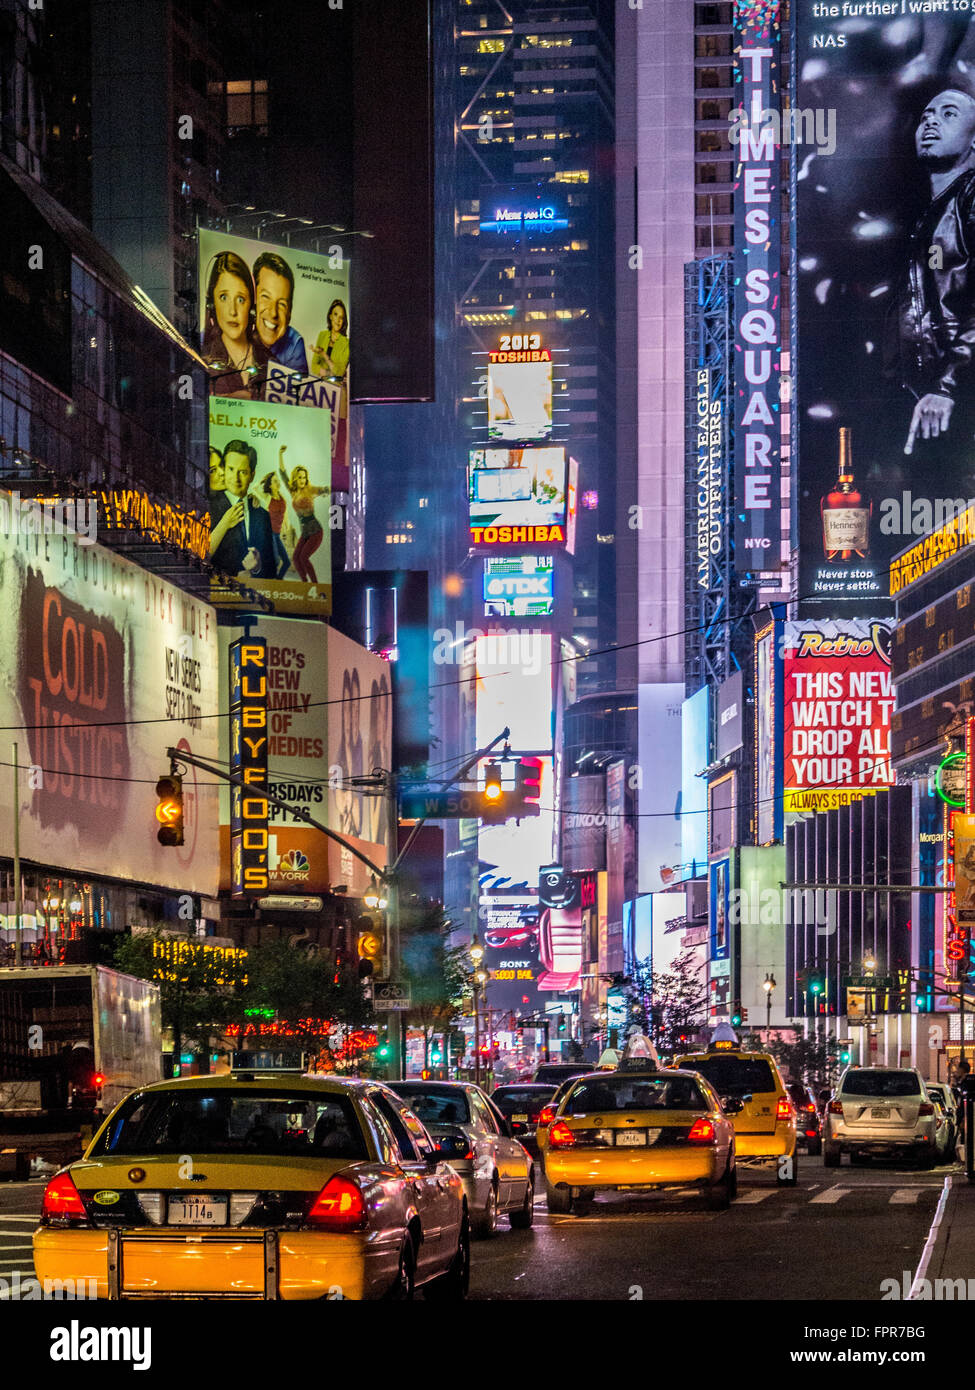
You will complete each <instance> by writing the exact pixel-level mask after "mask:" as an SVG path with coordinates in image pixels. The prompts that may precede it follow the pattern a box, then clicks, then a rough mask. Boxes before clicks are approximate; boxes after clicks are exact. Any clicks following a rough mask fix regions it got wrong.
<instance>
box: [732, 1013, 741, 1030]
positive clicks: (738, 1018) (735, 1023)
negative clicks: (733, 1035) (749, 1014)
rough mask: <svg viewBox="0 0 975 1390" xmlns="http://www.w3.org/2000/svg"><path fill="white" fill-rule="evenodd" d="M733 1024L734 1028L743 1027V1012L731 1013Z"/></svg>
mask: <svg viewBox="0 0 975 1390" xmlns="http://www.w3.org/2000/svg"><path fill="white" fill-rule="evenodd" d="M731 1026H732V1028H740V1027H741V1014H740V1013H733V1014H732V1015H731Z"/></svg>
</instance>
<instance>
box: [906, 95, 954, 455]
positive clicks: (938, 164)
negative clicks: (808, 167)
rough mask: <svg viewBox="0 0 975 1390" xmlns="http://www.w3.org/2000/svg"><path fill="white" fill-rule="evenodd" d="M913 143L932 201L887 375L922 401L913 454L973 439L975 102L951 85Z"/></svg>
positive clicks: (910, 269)
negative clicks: (921, 444)
mask: <svg viewBox="0 0 975 1390" xmlns="http://www.w3.org/2000/svg"><path fill="white" fill-rule="evenodd" d="M914 145H915V150H916V152H917V157H918V159H919V160H920V162H921V166H922V168H923V170H924V172H925V173H926V175H927V178H928V182H929V189H930V200H931V201H930V204H929V206H928V207H927V208H926V210H925V211H924V212H923V213H922V215H921V217H920V218H919V219H918V221H917V223H916V225H915V228H914V232H913V235H912V237H911V241H910V247H909V253H908V255H909V259H908V264H907V267H906V270H905V273H904V275H903V277H902V280H901V282H900V284H899V286H898V288H897V291H896V294H895V297H894V300H893V303H892V306H891V319H890V323H889V329H888V333H889V339H888V369H889V370H890V372H891V374H892V375H893V377H894V379H895V380H896V381H897V383H898V385H900V386H902V387H903V388H904V389H905V390H907V391H908V392H909V393H910V395H911V396H912V397H913V399H914V402H915V404H914V407H913V411H912V414H911V420H910V425H909V427H908V429H907V437H906V441H905V444H904V452H905V454H910V453H912V452H913V450H914V447H915V442H916V441H917V440H918V438H920V439H923V440H936V439H941V438H943V437H944V436H946V435H948V433H949V430H950V434H951V444H952V445H955V444H957V445H962V446H964V445H965V444H969V445H970V444H971V442H972V432H973V425H975V412H973V401H972V385H973V372H972V366H973V360H972V359H973V349H975V269H973V266H972V262H971V255H972V251H971V248H972V247H973V246H975V96H973V95H972V94H971V93H969V92H968V91H967V90H965V88H964V87H962V86H960V85H954V84H952V85H951V86H947V87H943V88H942V89H941V90H940V91H939V92H938V93H937V94H936V95H935V96H933V97H932V99H931V100H930V101H929V102H928V104H927V106H925V108H924V111H923V112H922V114H921V119H920V121H919V123H918V125H917V129H916V130H915V134H914ZM953 415H954V422H953V420H952V417H953ZM931 452H932V451H930V450H929V451H928V453H929V454H930V453H931ZM934 452H940V450H939V449H938V448H937V447H936V449H935V451H934Z"/></svg>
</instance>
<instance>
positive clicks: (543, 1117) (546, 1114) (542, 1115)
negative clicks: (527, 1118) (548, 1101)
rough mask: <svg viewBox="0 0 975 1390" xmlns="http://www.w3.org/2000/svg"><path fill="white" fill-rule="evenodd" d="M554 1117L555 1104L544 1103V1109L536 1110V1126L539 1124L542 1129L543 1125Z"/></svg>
mask: <svg viewBox="0 0 975 1390" xmlns="http://www.w3.org/2000/svg"><path fill="white" fill-rule="evenodd" d="M554 1119H555V1106H554V1105H546V1106H545V1108H544V1110H540V1111H539V1112H538V1126H539V1128H540V1129H544V1127H545V1126H546V1125H550V1124H551V1123H552V1121H553V1120H554Z"/></svg>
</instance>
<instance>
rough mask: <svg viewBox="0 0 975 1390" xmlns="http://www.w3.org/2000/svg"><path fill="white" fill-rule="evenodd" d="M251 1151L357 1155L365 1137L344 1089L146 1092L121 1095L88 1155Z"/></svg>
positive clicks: (363, 1154)
mask: <svg viewBox="0 0 975 1390" xmlns="http://www.w3.org/2000/svg"><path fill="white" fill-rule="evenodd" d="M182 1153H191V1154H192V1153H207V1154H238V1153H242V1154H254V1155H256V1156H259V1157H267V1158H271V1157H284V1158H346V1159H351V1160H354V1159H365V1158H366V1157H367V1156H368V1155H367V1151H366V1146H365V1140H364V1138H363V1135H362V1130H361V1129H360V1127H359V1122H358V1120H357V1119H356V1115H355V1110H354V1108H353V1106H352V1102H351V1101H350V1100H349V1098H348V1097H347V1096H343V1095H337V1094H331V1095H318V1096H316V1095H311V1094H309V1093H308V1092H307V1091H304V1092H295V1093H294V1094H291V1095H289V1094H287V1093H284V1094H283V1093H282V1092H280V1091H276V1092H274V1093H273V1094H271V1093H268V1094H262V1093H261V1091H260V1089H259V1088H252V1087H250V1086H248V1088H247V1091H246V1093H240V1092H236V1091H229V1090H216V1089H215V1090H213V1091H204V1090H194V1091H149V1092H145V1093H143V1094H139V1093H137V1094H136V1095H134V1096H130V1097H129V1099H128V1100H127V1101H125V1102H124V1103H123V1105H122V1107H121V1109H120V1110H119V1111H118V1113H117V1114H116V1115H115V1116H114V1117H113V1118H112V1120H111V1121H110V1123H109V1125H108V1128H107V1129H106V1130H105V1132H104V1134H103V1135H102V1136H101V1138H100V1139H99V1141H98V1146H97V1148H95V1149H94V1150H93V1157H94V1156H98V1157H112V1156H114V1155H118V1156H121V1155H126V1156H135V1155H140V1156H141V1155H149V1154H182Z"/></svg>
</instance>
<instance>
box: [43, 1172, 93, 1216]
mask: <svg viewBox="0 0 975 1390" xmlns="http://www.w3.org/2000/svg"><path fill="white" fill-rule="evenodd" d="M41 1215H42V1216H85V1215H87V1213H86V1212H85V1204H84V1202H83V1201H82V1200H81V1194H80V1193H79V1191H78V1189H77V1188H76V1187H75V1185H74V1182H73V1180H72V1177H71V1174H70V1173H57V1174H56V1175H55V1176H54V1177H53V1178H52V1179H51V1181H50V1182H49V1183H48V1185H47V1187H46V1188H45V1189H44V1200H43V1202H42V1203H41Z"/></svg>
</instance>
